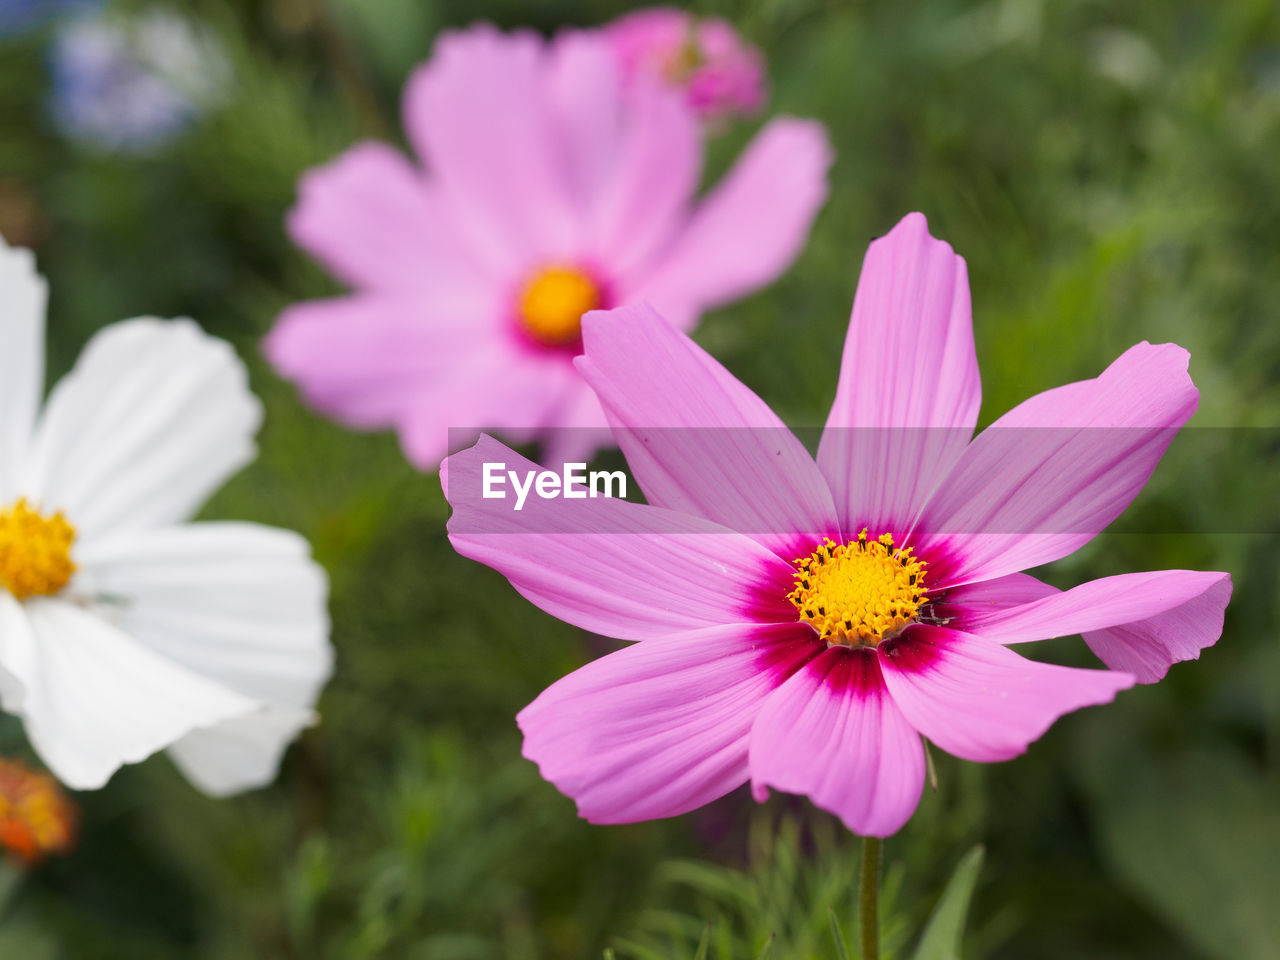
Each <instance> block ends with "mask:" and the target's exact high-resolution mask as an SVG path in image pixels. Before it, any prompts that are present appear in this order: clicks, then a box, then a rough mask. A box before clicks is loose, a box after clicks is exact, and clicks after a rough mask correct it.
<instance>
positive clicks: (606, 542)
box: [445, 437, 795, 640]
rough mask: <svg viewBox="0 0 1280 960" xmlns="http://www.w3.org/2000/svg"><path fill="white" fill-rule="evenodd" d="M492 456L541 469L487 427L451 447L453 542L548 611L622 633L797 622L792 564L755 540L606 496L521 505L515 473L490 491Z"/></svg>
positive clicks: (635, 635) (637, 636) (627, 636)
mask: <svg viewBox="0 0 1280 960" xmlns="http://www.w3.org/2000/svg"><path fill="white" fill-rule="evenodd" d="M486 463H491V464H505V467H502V468H501V470H502V471H507V470H514V471H516V472H517V473H518V474H519V475H520V476H521V477H523V476H524V475H525V474H526V472H527V471H530V470H534V471H536V470H540V469H541V468H539V467H538V466H537V465H536V464H534V463H531V462H530V461H528V460H526V459H524V458H523V457H521V456H519V455H518V454H516V453H515V452H513V451H511V450H509V449H507V448H506V447H504V446H503V445H502V444H500V443H498V442H497V441H496V440H492V439H490V438H488V437H482V438H481V439H480V442H479V443H477V444H476V445H475V446H474V447H471V448H469V449H467V450H464V451H462V452H461V453H457V454H454V455H453V456H451V457H449V458H448V460H447V461H446V465H445V469H446V471H447V482H446V489H445V495H446V496H447V497H448V499H449V503H450V504H451V505H452V507H453V516H452V517H450V519H449V540H450V542H451V543H452V544H453V546H454V549H456V550H457V551H458V552H459V553H461V554H462V555H463V556H465V557H470V558H471V559H473V560H477V561H479V562H481V563H483V564H486V565H487V566H490V567H493V568H494V569H495V570H497V571H498V572H499V573H501V574H503V575H504V576H505V577H506V578H507V579H508V580H510V581H511V584H512V586H514V587H515V588H516V589H517V590H518V591H519V592H520V593H521V594H522V595H523V596H524V597H526V598H527V599H528V600H530V601H531V602H533V603H534V604H536V605H537V606H539V607H541V608H542V609H543V610H545V611H547V612H548V613H550V614H551V615H552V616H555V617H559V618H560V619H561V620H565V621H567V622H569V623H572V624H575V625H576V626H579V627H582V628H583V629H586V630H591V631H593V632H595V633H600V634H604V635H605V636H610V637H617V638H619V639H623V640H647V639H651V638H659V637H663V636H666V635H668V634H671V633H672V632H679V631H688V630H696V629H700V628H703V627H708V626H715V625H721V624H732V623H737V624H745V623H752V622H773V623H777V622H794V621H795V610H794V608H793V607H792V606H791V605H790V603H789V602H788V601H787V600H786V592H787V589H788V587H787V586H784V585H785V584H789V583H790V579H791V575H792V573H793V571H792V568H791V566H790V565H789V564H787V563H785V562H783V561H782V560H780V559H779V558H778V557H776V556H774V555H773V554H771V553H769V552H768V551H767V550H765V549H764V548H763V547H761V546H759V545H758V544H756V543H755V542H754V541H753V540H751V539H750V538H748V537H744V536H741V535H740V534H736V533H733V532H732V531H730V530H727V529H725V528H724V527H721V526H718V525H717V524H714V523H711V522H709V521H706V520H702V519H699V518H697V517H693V516H688V515H685V514H680V513H675V512H672V511H669V510H663V509H661V508H658V507H652V506H645V505H642V504H635V503H627V502H626V501H623V500H618V499H611V498H607V497H600V498H598V499H596V498H588V499H572V500H566V499H560V498H556V499H543V498H541V497H539V496H538V495H537V493H536V492H533V491H531V492H530V493H529V495H528V498H527V499H526V500H525V501H524V504H523V507H522V508H521V509H520V510H516V509H515V495H514V493H513V492H512V490H511V483H510V481H508V482H507V483H506V485H505V486H504V487H503V488H502V492H504V493H505V494H506V496H505V498H503V499H498V498H486V497H485V496H484V492H483V491H484V465H485V464H486ZM522 482H523V481H522ZM494 492H497V489H496V488H495V490H494ZM773 585H777V587H776V589H773V588H772V587H773Z"/></svg>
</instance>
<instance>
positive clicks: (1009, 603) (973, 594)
mask: <svg viewBox="0 0 1280 960" xmlns="http://www.w3.org/2000/svg"><path fill="white" fill-rule="evenodd" d="M1058 592H1059V591H1058V588H1057V587H1051V586H1049V584H1047V583H1045V582H1044V581H1043V580H1037V579H1036V578H1035V577H1033V576H1031V575H1030V574H1026V573H1010V574H1006V575H1005V576H1003V577H997V578H996V579H994V580H982V581H979V582H977V583H966V584H964V585H963V586H959V587H952V588H951V589H950V590H948V591H947V592H946V596H945V597H943V598H942V599H941V600H940V601H938V602H936V603H934V604H933V607H934V610H935V611H936V613H937V615H938V616H940V617H950V618H956V619H957V621H958V622H959V620H963V622H964V624H966V625H971V626H973V627H975V628H976V627H977V626H978V625H980V624H982V623H985V622H986V620H987V619H988V618H990V617H992V616H999V615H1000V614H1002V613H1003V612H1004V611H1005V610H1007V609H1009V608H1010V607H1019V606H1022V605H1023V604H1024V603H1031V602H1032V601H1033V600H1043V599H1044V598H1045V597H1051V596H1053V595H1054V594H1055V593H1058ZM965 629H966V632H968V633H980V631H979V630H977V629H973V630H969V629H967V626H966V628H965Z"/></svg>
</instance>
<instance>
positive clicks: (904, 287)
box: [818, 213, 982, 536]
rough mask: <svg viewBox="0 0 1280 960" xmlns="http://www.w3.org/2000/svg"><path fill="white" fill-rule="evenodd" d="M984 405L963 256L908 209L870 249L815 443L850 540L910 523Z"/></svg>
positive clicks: (958, 451) (958, 452) (964, 441)
mask: <svg viewBox="0 0 1280 960" xmlns="http://www.w3.org/2000/svg"><path fill="white" fill-rule="evenodd" d="M981 401H982V385H981V381H980V379H979V376H978V359H977V355H976V354H975V353H974V348H973V320H972V317H971V314H970V308H969V277H968V272H967V270H966V268H965V263H964V260H963V259H962V258H961V257H958V256H956V254H955V252H954V251H953V250H952V249H951V246H950V245H949V244H947V243H944V242H943V241H941V240H935V239H934V238H933V237H932V236H930V234H929V225H928V223H927V222H926V220H925V218H924V217H923V216H922V215H921V214H918V213H912V214H908V215H907V216H906V217H904V218H903V219H902V221H901V222H899V223H898V225H897V226H896V227H894V228H893V230H891V231H890V232H889V233H888V235H886V236H884V237H882V238H881V239H879V240H876V241H875V242H874V243H872V244H871V247H870V248H869V249H868V250H867V256H866V259H865V260H864V261H863V264H862V274H861V276H860V277H859V279H858V293H857V296H856V297H855V299H854V302H853V316H852V317H851V319H850V321H849V335H848V337H847V339H846V340H845V346H844V359H843V360H842V361H841V365H840V385H839V387H838V388H837V390H836V398H835V402H834V403H833V404H832V407H831V413H830V415H829V416H828V417H827V426H826V429H825V430H824V431H823V435H822V443H821V445H820V446H819V448H818V466H819V467H821V468H822V472H823V474H824V475H825V476H826V477H827V481H828V483H829V484H830V485H831V489H832V492H833V495H834V497H835V500H836V507H837V509H838V510H839V511H840V520H841V522H842V523H843V524H844V528H845V533H846V535H849V536H852V535H856V534H857V532H858V531H859V530H861V529H862V527H864V526H869V527H871V528H873V529H874V530H877V531H884V530H898V531H906V530H909V529H910V528H911V526H912V524H913V523H914V521H915V519H916V517H917V516H918V514H919V512H920V510H921V509H922V508H923V507H924V504H925V501H926V499H927V498H928V496H929V494H930V493H932V492H933V489H934V487H935V486H936V485H937V483H938V482H939V481H940V480H941V479H942V478H943V477H944V476H946V474H947V472H948V471H949V470H950V469H951V467H952V466H953V465H954V464H955V462H956V460H957V459H958V458H959V456H960V455H961V454H962V453H963V452H964V449H965V446H966V445H967V444H968V443H969V440H970V438H971V436H972V434H973V427H974V425H975V424H976V423H977V422H978V407H979V406H980V404H981Z"/></svg>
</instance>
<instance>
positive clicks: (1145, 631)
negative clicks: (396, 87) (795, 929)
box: [442, 214, 1231, 836]
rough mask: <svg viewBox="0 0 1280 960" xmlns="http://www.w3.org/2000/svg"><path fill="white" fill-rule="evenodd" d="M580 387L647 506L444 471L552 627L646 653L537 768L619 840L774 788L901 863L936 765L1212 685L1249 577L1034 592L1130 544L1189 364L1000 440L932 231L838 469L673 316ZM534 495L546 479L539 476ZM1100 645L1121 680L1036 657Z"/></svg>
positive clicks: (1157, 370)
mask: <svg viewBox="0 0 1280 960" xmlns="http://www.w3.org/2000/svg"><path fill="white" fill-rule="evenodd" d="M584 333H585V350H584V353H583V356H582V357H581V358H579V360H578V361H577V363H578V367H579V369H580V370H581V371H582V374H583V376H584V377H585V378H586V379H587V381H588V382H589V383H590V384H591V386H592V387H593V388H594V389H595V390H596V392H597V393H598V395H599V397H600V400H601V403H602V404H603V405H604V408H605V410H606V411H607V413H608V416H609V420H610V423H611V424H612V425H613V428H614V431H615V435H616V438H617V440H618V443H619V445H620V446H621V447H622V449H623V452H624V453H625V454H626V457H627V460H628V462H629V464H630V466H631V469H632V472H633V474H634V477H635V479H636V480H637V481H638V482H639V484H640V485H641V487H642V488H643V491H644V494H645V497H646V498H647V500H648V504H647V505H642V504H635V503H629V502H625V501H622V500H617V499H604V498H600V499H590V498H588V499H541V498H538V497H531V498H529V499H528V500H527V501H526V502H525V504H524V507H523V509H522V510H521V511H515V510H513V509H512V502H511V500H503V499H488V498H484V497H483V496H482V495H481V493H480V490H481V471H482V465H483V464H484V463H486V462H489V463H494V462H500V461H505V462H506V463H507V465H508V467H511V468H514V469H517V470H518V469H520V461H519V458H518V457H516V456H515V455H514V454H512V453H511V452H510V451H509V450H507V449H506V448H504V447H503V446H502V445H501V444H499V443H497V442H496V441H494V440H491V439H488V438H482V439H481V441H480V442H479V443H478V444H477V445H476V446H474V447H472V448H471V449H469V450H465V451H463V452H462V453H459V454H457V455H455V456H453V457H450V458H449V460H448V461H447V463H446V470H445V471H443V472H442V478H443V479H444V481H445V486H446V493H447V495H448V496H449V498H450V501H451V503H452V505H453V508H454V513H453V516H452V517H451V519H450V522H449V531H450V539H451V540H452V542H453V544H454V546H455V548H456V549H457V550H458V551H459V552H460V553H462V554H464V555H466V556H468V557H471V558H473V559H475V560H478V561H480V562H482V563H485V564H488V565H489V566H491V567H493V568H495V569H497V570H498V571H500V572H501V573H503V574H504V575H505V576H506V577H507V578H508V579H509V580H510V581H511V583H512V584H513V585H514V586H515V588H516V589H517V590H518V591H519V592H520V593H521V594H523V595H524V596H525V597H526V598H528V599H529V600H531V601H532V602H533V603H535V604H537V605H538V606H540V607H541V608H542V609H543V610H545V611H547V612H548V613H551V614H552V615H554V616H557V617H559V618H561V619H563V620H566V621H568V622H570V623H573V624H576V625H578V626H580V627H582V628H584V629H586V630H591V631H594V632H597V633H601V634H605V635H608V636H611V637H617V638H620V639H623V640H634V641H639V642H638V643H635V644H634V645H632V646H629V647H626V648H624V649H622V650H619V651H618V652H615V653H611V654H608V655H606V656H604V657H601V658H600V659H598V660H596V661H594V662H593V663H590V664H588V665H587V666H585V667H583V668H582V669H580V670H578V671H576V672H575V673H572V674H570V675H569V676H567V677H565V678H564V679H562V680H560V681H559V682H557V683H555V684H554V685H552V686H551V687H550V688H549V689H548V690H547V691H545V692H544V693H543V694H542V695H541V696H539V697H538V698H537V700H535V701H534V702H533V703H532V704H531V705H530V706H528V707H527V708H525V709H524V710H523V711H521V713H520V715H519V717H518V721H519V724H520V728H521V729H522V730H523V732H524V736H525V742H524V754H525V756H527V757H529V758H530V759H532V760H533V761H534V762H536V763H537V764H538V766H539V768H540V769H541V771H542V774H543V776H545V777H546V778H547V779H548V780H550V781H551V782H552V783H554V784H555V785H556V786H557V787H558V788H559V789H560V790H561V791H563V792H564V793H566V794H567V795H569V796H570V797H572V798H573V799H574V800H575V801H576V802H577V805H578V810H579V812H580V813H581V814H582V815H583V816H584V817H586V818H588V819H590V820H592V821H595V822H601V823H618V822H628V821H635V820H644V819H649V818H654V817H667V816H672V815H675V814H680V813H684V812H686V811H688V810H692V809H694V808H696V807H698V806H701V805H702V804H705V803H707V802H709V801H711V800H713V799H715V798H716V797H719V796H721V795H722V794H724V793H727V792H728V791H730V790H732V789H734V788H735V787H737V786H739V785H740V784H742V783H743V782H745V781H748V780H749V781H750V782H751V784H752V787H753V790H754V792H755V795H756V797H757V798H758V799H763V798H764V797H765V796H767V793H768V790H769V789H770V788H773V789H778V790H784V791H788V792H792V793H800V794H807V795H808V796H809V797H811V798H812V800H813V801H814V802H815V803H816V804H817V805H818V806H820V807H822V808H824V809H826V810H829V811H832V812H833V813H836V814H838V815H839V816H840V817H841V818H842V819H843V821H844V822H845V824H846V825H847V826H848V827H849V828H850V829H852V830H854V831H856V832H858V833H861V834H866V835H873V836H887V835H889V834H892V833H894V832H895V831H896V830H898V828H899V827H901V826H902V825H903V823H905V822H906V820H907V819H908V818H909V817H910V816H911V814H912V812H913V811H914V809H915V807H916V804H917V803H918V801H919V797H920V794H921V789H922V785H923V783H924V777H925V757H924V749H923V746H922V739H921V738H922V737H923V738H927V739H928V740H930V741H932V742H933V743H934V744H936V745H937V746H938V747H939V748H941V749H943V750H945V751H947V752H949V753H952V754H954V755H956V756H958V757H962V758H964V759H967V760H973V761H979V762H989V761H998V760H1006V759H1009V758H1010V757H1013V756H1016V755H1017V754H1020V753H1022V752H1023V751H1024V750H1026V748H1027V746H1028V744H1029V743H1031V741H1033V740H1035V739H1037V738H1038V737H1039V736H1040V735H1041V734H1043V733H1044V732H1045V730H1046V729H1048V727H1049V726H1050V725H1051V724H1052V723H1053V721H1054V720H1055V719H1056V718H1058V717H1059V716H1062V715H1063V714H1065V713H1067V712H1069V711H1072V710H1075V709H1077V708H1080V707H1083V706H1087V705H1090V704H1097V703H1103V702H1106V701H1109V700H1111V699H1112V697H1113V696H1114V695H1115V694H1116V692H1117V691H1119V690H1121V689H1124V688H1126V687H1129V686H1131V685H1132V684H1133V683H1134V682H1135V681H1137V682H1151V681H1154V680H1157V679H1159V678H1160V677H1161V676H1163V674H1164V673H1165V671H1166V670H1167V669H1168V668H1169V666H1170V664H1171V663H1173V662H1175V661H1179V660H1185V659H1189V658H1195V657H1197V656H1198V655H1199V651H1200V650H1201V649H1202V648H1204V647H1207V646H1209V645H1210V644H1212V643H1213V642H1214V641H1215V640H1216V639H1217V637H1218V636H1219V634H1220V632H1221V629H1222V622H1223V611H1224V608H1225V606H1226V603H1227V600H1228V598H1229V596H1230V593H1231V581H1230V578H1229V577H1228V576H1227V574H1225V573H1200V572H1193V571H1185V570H1164V571H1156V572H1151V573H1133V574H1125V575H1121V576H1113V577H1107V578H1105V579H1101V580H1095V581H1093V582H1090V583H1085V584H1083V585H1081V586H1078V587H1075V588H1074V589H1071V590H1067V591H1062V592H1060V591H1058V590H1056V589H1054V588H1052V587H1050V586H1048V585H1046V584H1044V583H1041V582H1040V581H1038V580H1036V579H1034V578H1032V577H1030V576H1028V575H1026V574H1024V573H1021V572H1020V571H1022V570H1024V569H1026V568H1028V567H1035V566H1037V565H1039V564H1043V563H1047V562H1049V561H1052V560H1055V559H1057V558H1059V557H1063V556H1065V555H1067V554H1069V553H1071V552H1073V551H1075V550H1076V549H1077V548H1079V547H1080V546H1081V545H1083V544H1084V543H1086V542H1087V541H1089V540H1090V539H1092V538H1093V537H1094V536H1095V535H1096V534H1097V533H1098V532H1100V531H1101V530H1102V529H1103V528H1104V527H1106V526H1107V525H1108V524H1109V523H1110V522H1111V521H1112V520H1114V519H1115V518H1116V517H1117V516H1118V515H1119V514H1120V513H1121V512H1122V511H1123V510H1124V508H1125V507H1126V506H1127V505H1128V504H1129V502H1130V501H1131V500H1132V499H1133V498H1134V497H1135V496H1136V495H1137V493H1138V491H1139V490H1141V488H1142V487H1143V485H1144V484H1145V483H1146V481H1147V479H1148V477H1149V476H1150V475H1151V472H1152V471H1153V470H1154V469H1155V466H1156V464H1157V462H1158V461H1159V459H1160V457H1161V456H1162V455H1163V452H1164V450H1165V448H1166V447H1167V446H1168V444H1169V442H1170V441H1171V439H1172V437H1173V435H1174V433H1175V432H1176V431H1177V429H1178V428H1179V427H1180V426H1181V425H1182V424H1184V423H1185V422H1186V421H1187V419H1188V418H1189V417H1190V416H1191V415H1192V413H1193V412H1194V411H1195V409H1196V405H1197V402H1198V393H1197V391H1196V388H1195V387H1194V386H1193V385H1192V382H1191V379H1190V378H1189V376H1188V375H1187V364H1188V359H1189V358H1188V355H1187V352H1186V351H1185V350H1183V349H1182V348H1180V347H1178V346H1175V345H1173V344H1163V345H1154V346H1153V345H1151V344H1149V343H1140V344H1138V345H1136V346H1134V347H1132V348H1131V349H1129V350H1128V351H1126V352H1125V353H1124V354H1123V355H1122V356H1120V357H1119V359H1117V360H1116V361H1115V362H1114V363H1113V364H1112V365H1111V366H1110V367H1108V368H1107V369H1106V370H1105V371H1103V372H1102V374H1100V375H1099V376H1098V377H1096V378H1094V379H1092V380H1084V381H1081V382H1078V383H1071V384H1068V385H1066V386H1063V387H1058V388H1056V389H1053V390H1049V391H1047V392H1045V393H1041V394H1039V395H1037V396H1034V397H1032V398H1031V399H1029V400H1027V401H1025V402H1024V403H1022V404H1020V405H1019V406H1017V407H1015V408H1014V409H1013V410H1011V411H1010V412H1008V413H1006V414H1005V415H1004V416H1003V417H1001V418H1000V419H998V420H997V421H996V422H995V423H994V424H992V425H991V427H990V428H988V429H987V430H985V431H983V432H982V433H981V434H979V435H978V436H976V437H973V435H972V434H973V429H974V425H975V423H976V422H977V418H978V407H979V401H980V383H979V376H978V366H977V360H976V357H975V353H974V347H973V334H972V325H971V320H970V312H969V290H968V281H967V277H966V272H965V264H964V261H963V260H962V259H961V258H960V257H958V256H956V255H955V254H954V253H953V251H952V249H951V247H950V246H948V245H947V244H946V243H943V242H940V241H938V240H935V239H934V238H932V237H931V236H930V235H929V233H928V228H927V224H926V223H925V220H924V218H923V217H922V216H920V215H919V214H912V215H910V216H908V217H907V218H906V219H904V220H903V221H902V222H901V223H900V224H899V225H898V226H897V227H896V228H895V229H894V230H893V231H892V232H891V233H890V234H889V235H888V236H886V237H884V238H882V239H880V240H877V241H876V242H875V243H873V244H872V245H871V249H870V251H869V252H868V254H867V257H866V261H865V263H864V265H863V270H862V276H861V279H860V281H859V284H858V292H857V297H856V299H855V301H854V306H853V317H852V320H851V322H850V327H849V335H848V340H847V342H846V345H845V353H844V361H843V364H842V368H841V374H840V383H839V387H838V389H837V392H836V398H835V403H834V405H833V407H832V410H831V414H830V417H829V418H828V420H827V425H826V428H825V430H824V433H823V437H822V441H821V444H820V446H819V449H818V455H817V459H816V462H815V460H814V459H813V458H812V457H810V456H809V454H808V453H807V452H806V450H805V449H804V447H803V446H802V445H801V444H800V443H799V441H798V440H796V438H795V437H794V436H793V435H792V434H791V433H790V432H789V431H787V429H786V428H785V427H784V426H783V424H782V423H781V421H779V420H778V418H777V417H776V416H775V415H774V414H773V413H772V412H771V411H770V410H769V408H768V407H767V406H766V405H765V404H764V402H763V401H761V400H760V399H759V398H758V397H757V396H755V395H754V394H753V393H752V392H751V391H750V390H748V389H747V388H746V387H745V386H743V385H742V384H741V383H740V382H739V381H738V380H736V379H734V378H733V377H732V376H731V375H730V374H729V373H728V372H727V371H726V370H725V369H724V368H723V367H721V366H720V365H718V364H717V363H716V362H715V361H714V360H713V359H712V358H711V357H710V356H708V355H707V354H706V353H704V352H703V351H702V350H700V349H699V348H698V347H697V346H696V345H694V343H693V342H692V341H691V340H689V339H688V338H687V337H686V336H685V335H683V334H682V333H680V332H679V331H678V330H677V329H676V328H675V327H673V326H672V325H670V324H668V323H667V322H665V321H664V320H663V319H662V318H661V317H659V316H658V315H657V314H656V313H655V312H654V311H653V310H651V309H650V308H648V307H647V306H643V305H641V306H633V307H628V308H624V309H621V310H615V311H612V312H610V313H597V314H593V315H591V316H589V317H588V318H587V320H586V322H585V324H584ZM525 466H528V465H527V463H526V464H525ZM1074 634H1083V635H1084V638H1085V640H1086V642H1087V643H1088V644H1089V646H1090V647H1091V648H1092V649H1093V651H1094V652H1095V653H1096V654H1097V655H1098V656H1099V657H1101V659H1102V660H1103V661H1104V662H1105V663H1106V664H1107V665H1108V666H1109V667H1111V668H1112V669H1109V670H1084V669H1075V668H1069V667H1063V666H1056V665H1052V664H1048V663H1041V662H1037V661H1034V660H1027V659H1024V658H1023V657H1021V656H1019V655H1018V654H1016V653H1014V652H1013V650H1011V649H1010V648H1009V646H1008V645H1009V644H1013V643H1019V642H1024V641H1031V640H1039V639H1042V638H1051V637H1060V636H1068V635H1074Z"/></svg>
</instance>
